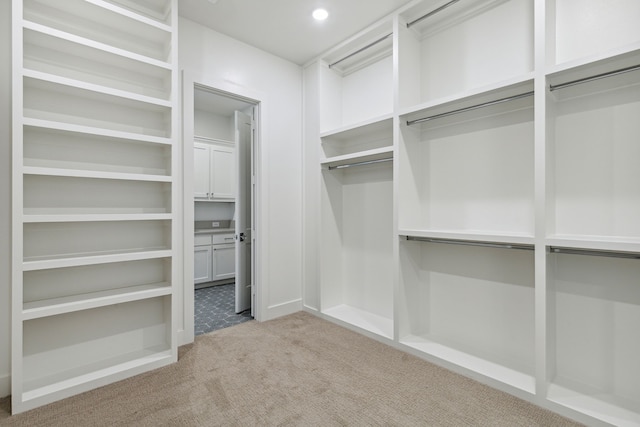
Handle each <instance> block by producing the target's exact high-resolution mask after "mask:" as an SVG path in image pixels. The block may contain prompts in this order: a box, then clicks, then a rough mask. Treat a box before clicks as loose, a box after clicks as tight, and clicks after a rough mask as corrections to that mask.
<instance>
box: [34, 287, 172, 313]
mask: <svg viewBox="0 0 640 427" xmlns="http://www.w3.org/2000/svg"><path fill="white" fill-rule="evenodd" d="M169 294H171V286H170V285H169V283H153V284H148V285H138V286H131V287H128V288H121V289H111V290H108V291H101V292H92V293H89V294H76V295H72V296H68V297H61V298H53V299H47V300H40V301H33V302H27V303H24V306H23V310H22V318H23V319H24V320H31V319H37V318H41V317H48V316H55V315H58V314H64V313H71V312H73V311H80V310H89V309H92V308H97V307H104V306H108V305H112V304H120V303H124V302H129V301H137V300H140V299H147V298H155V297H160V296H165V295H169Z"/></svg>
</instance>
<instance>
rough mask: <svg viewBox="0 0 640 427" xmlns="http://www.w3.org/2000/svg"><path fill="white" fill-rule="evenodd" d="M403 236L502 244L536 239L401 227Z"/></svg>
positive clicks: (517, 243)
mask: <svg viewBox="0 0 640 427" xmlns="http://www.w3.org/2000/svg"><path fill="white" fill-rule="evenodd" d="M398 235H399V236H401V237H405V236H411V237H420V238H425V239H442V240H459V241H468V242H470V243H473V242H487V243H496V244H501V245H508V244H514V245H533V244H534V242H535V239H534V237H533V235H531V234H528V233H492V232H486V231H480V230H478V231H469V230H465V231H457V230H416V229H399V230H398Z"/></svg>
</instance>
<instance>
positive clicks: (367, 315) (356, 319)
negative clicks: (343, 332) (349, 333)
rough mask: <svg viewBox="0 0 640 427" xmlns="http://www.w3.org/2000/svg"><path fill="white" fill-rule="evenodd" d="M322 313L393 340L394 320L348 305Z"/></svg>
mask: <svg viewBox="0 0 640 427" xmlns="http://www.w3.org/2000/svg"><path fill="white" fill-rule="evenodd" d="M322 313H323V314H325V315H326V316H329V317H332V318H334V319H337V320H340V321H342V322H345V323H346V324H348V325H353V326H357V327H358V328H360V329H363V330H365V331H367V332H371V333H373V334H376V335H380V336H383V337H385V338H389V339H393V319H390V318H387V317H384V316H380V315H379V314H375V313H372V312H370V311H366V310H362V309H360V308H357V307H354V306H351V305H347V304H341V305H338V306H335V307H331V308H328V309H325V310H322Z"/></svg>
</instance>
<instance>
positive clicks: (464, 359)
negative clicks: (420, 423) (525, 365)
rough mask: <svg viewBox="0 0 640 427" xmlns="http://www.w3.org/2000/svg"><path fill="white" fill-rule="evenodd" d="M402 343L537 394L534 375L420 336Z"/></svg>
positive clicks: (411, 336)
mask: <svg viewBox="0 0 640 427" xmlns="http://www.w3.org/2000/svg"><path fill="white" fill-rule="evenodd" d="M400 343H401V344H403V345H406V346H407V347H410V348H412V349H415V350H418V351H419V352H421V353H424V354H426V355H429V356H433V357H436V358H438V359H441V360H444V361H446V362H448V363H451V364H454V365H457V366H459V367H461V368H464V369H467V370H469V371H473V372H476V373H478V374H481V375H484V376H485V377H488V378H491V379H493V380H496V381H500V382H501V383H504V384H507V385H510V386H512V387H515V388H518V389H520V390H523V391H526V392H527V393H531V394H533V393H535V378H534V377H533V376H532V375H528V374H525V373H523V372H520V371H517V370H515V369H511V368H509V367H506V366H503V365H500V364H497V363H494V362H491V361H489V360H485V359H482V358H480V357H477V356H474V355H471V354H468V353H465V352H463V351H459V350H456V349H454V348H452V347H449V346H446V345H443V344H440V343H438V342H435V341H431V340H428V339H426V338H423V337H419V336H414V335H410V336H407V337H405V338H403V339H401V340H400Z"/></svg>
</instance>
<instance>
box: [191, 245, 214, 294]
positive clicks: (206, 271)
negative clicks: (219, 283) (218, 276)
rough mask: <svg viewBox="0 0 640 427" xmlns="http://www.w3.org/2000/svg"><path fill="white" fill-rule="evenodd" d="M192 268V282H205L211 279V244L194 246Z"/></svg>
mask: <svg viewBox="0 0 640 427" xmlns="http://www.w3.org/2000/svg"><path fill="white" fill-rule="evenodd" d="M193 259H194V268H193V282H194V284H196V285H197V284H199V283H207V282H211V281H212V280H213V278H212V277H213V276H212V273H213V265H212V260H213V258H212V251H211V246H196V247H195V248H194V253H193Z"/></svg>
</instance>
